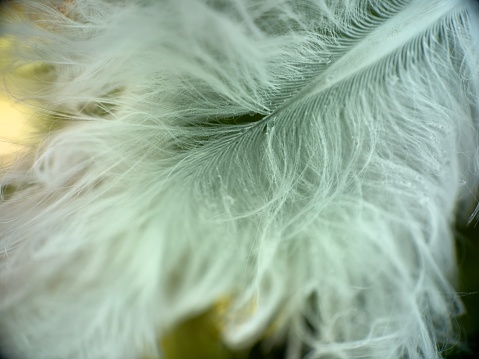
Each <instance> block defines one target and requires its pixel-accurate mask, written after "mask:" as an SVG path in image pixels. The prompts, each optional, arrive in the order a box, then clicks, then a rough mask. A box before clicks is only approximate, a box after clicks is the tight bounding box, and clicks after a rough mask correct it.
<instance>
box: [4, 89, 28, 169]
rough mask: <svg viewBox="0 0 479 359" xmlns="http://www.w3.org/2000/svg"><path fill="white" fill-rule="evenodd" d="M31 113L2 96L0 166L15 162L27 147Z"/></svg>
mask: <svg viewBox="0 0 479 359" xmlns="http://www.w3.org/2000/svg"><path fill="white" fill-rule="evenodd" d="M29 118H30V112H29V110H28V109H27V108H26V107H24V106H22V105H20V104H15V103H14V101H13V100H12V99H9V98H8V97H7V96H5V95H0V159H1V162H0V166H1V167H5V166H8V165H9V164H11V163H12V161H14V159H15V157H16V156H17V155H18V154H19V153H21V151H22V149H24V147H25V143H26V138H27V137H28V136H29V134H30V132H31V127H30V126H29Z"/></svg>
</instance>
